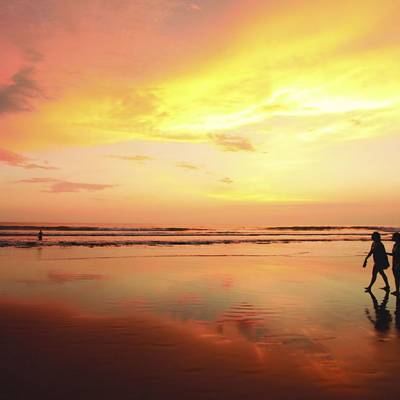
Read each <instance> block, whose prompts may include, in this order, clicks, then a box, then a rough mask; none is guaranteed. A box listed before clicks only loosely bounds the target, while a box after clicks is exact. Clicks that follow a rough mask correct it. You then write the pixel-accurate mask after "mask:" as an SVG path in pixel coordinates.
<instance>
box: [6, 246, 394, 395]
mask: <svg viewBox="0 0 400 400" xmlns="http://www.w3.org/2000/svg"><path fill="white" fill-rule="evenodd" d="M386 245H387V248H388V250H389V249H390V247H391V245H390V244H389V243H386ZM368 249H369V244H368V243H366V242H361V241H349V242H346V241H338V242H335V241H332V242H300V243H299V242H293V243H271V244H265V245H264V244H254V243H242V244H218V243H216V244H213V245H210V246H195V245H186V246H161V247H157V246H156V247H154V246H129V247H125V246H121V247H95V248H89V247H83V246H79V247H59V246H43V247H42V246H38V247H34V248H15V247H4V248H1V249H0V355H1V357H0V381H1V388H2V389H1V391H2V393H3V395H4V397H2V398H4V399H7V400H13V399H27V398H31V399H71V398H80V399H111V398H113V399H125V398H136V399H165V398H172V399H255V398H271V399H288V398H294V399H339V398H345V399H378V398H382V397H384V398H386V399H392V398H393V399H394V398H398V396H399V395H400V387H399V385H398V377H399V371H400V305H399V304H396V298H395V297H394V296H392V295H385V292H384V291H382V290H380V289H379V287H381V286H382V284H381V282H380V281H378V282H377V285H376V289H375V290H374V292H373V294H372V295H370V294H368V293H364V291H363V288H364V286H366V284H367V283H368V281H369V278H370V268H371V265H369V267H368V269H367V270H363V269H362V268H361V265H362V261H363V255H364V254H365V253H366V252H367V251H368ZM389 275H390V279H391V283H392V282H393V279H392V276H391V271H390V270H389ZM396 308H397V309H398V310H399V313H398V314H396Z"/></svg>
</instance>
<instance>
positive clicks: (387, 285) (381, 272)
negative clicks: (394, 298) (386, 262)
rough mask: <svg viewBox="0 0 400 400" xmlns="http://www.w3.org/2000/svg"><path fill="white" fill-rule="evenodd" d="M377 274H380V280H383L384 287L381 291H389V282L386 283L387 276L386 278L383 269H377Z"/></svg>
mask: <svg viewBox="0 0 400 400" xmlns="http://www.w3.org/2000/svg"><path fill="white" fill-rule="evenodd" d="M379 273H380V274H381V276H382V278H383V280H384V282H385V287H383V288H382V289H384V290H390V285H389V281H388V278H387V276H386V274H385V271H384V269H383V268H380V269H379Z"/></svg>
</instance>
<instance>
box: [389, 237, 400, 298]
mask: <svg viewBox="0 0 400 400" xmlns="http://www.w3.org/2000/svg"><path fill="white" fill-rule="evenodd" d="M392 240H393V242H394V245H393V250H392V252H391V253H387V254H389V255H390V256H393V262H392V270H393V276H394V281H395V282H396V290H395V291H394V292H392V294H394V295H395V296H398V295H399V284H400V233H399V232H395V233H393V236H392Z"/></svg>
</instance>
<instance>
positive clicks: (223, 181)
mask: <svg viewBox="0 0 400 400" xmlns="http://www.w3.org/2000/svg"><path fill="white" fill-rule="evenodd" d="M219 181H220V182H222V183H226V184H231V183H233V180H232V179H231V178H229V177H225V178H222V179H220V180H219Z"/></svg>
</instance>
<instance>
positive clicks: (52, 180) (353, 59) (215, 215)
mask: <svg viewBox="0 0 400 400" xmlns="http://www.w3.org/2000/svg"><path fill="white" fill-rule="evenodd" d="M399 13H400V1H397V0H391V1H389V0H379V1H378V0H374V1H368V0H351V1H348V0H347V1H341V0H339V1H328V0H327V1H322V0H320V1H302V0H280V1H267V0H264V1H261V0H197V1H190V0H131V1H128V0H113V1H109V0H80V1H78V0H76V1H75V0H71V1H68V2H67V1H60V0H0V49H1V59H2V62H1V65H0V139H1V140H0V182H1V188H2V190H1V192H2V193H1V196H0V221H21V222H22V221H24V222H43V221H45V222H108V223H124V222H125V223H139V224H141V223H146V224H147V223H148V224H154V225H165V224H173V225H175V226H176V225H190V224H196V225H249V226H260V225H287V224H289V225H291V224H388V225H395V224H400V212H399V208H400V201H399V199H400V179H399V173H400V163H399V160H400V157H399V151H400V108H399V106H400V24H399V23H398V16H399Z"/></svg>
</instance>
